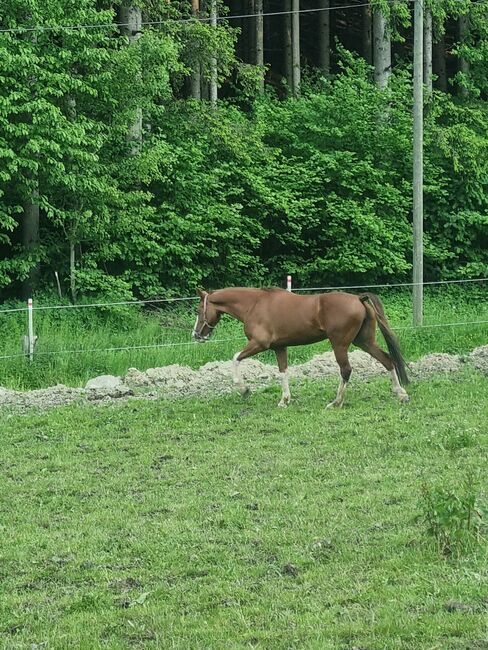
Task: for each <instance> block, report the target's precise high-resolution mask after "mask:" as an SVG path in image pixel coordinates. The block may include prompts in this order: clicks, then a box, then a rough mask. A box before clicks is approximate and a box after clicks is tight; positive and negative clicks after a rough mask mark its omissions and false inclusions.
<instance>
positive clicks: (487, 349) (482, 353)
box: [469, 345, 488, 375]
mask: <svg viewBox="0 0 488 650" xmlns="http://www.w3.org/2000/svg"><path fill="white" fill-rule="evenodd" d="M469 360H470V361H471V363H472V364H473V365H474V367H475V368H476V369H477V370H479V371H480V372H482V373H483V374H484V375H488V345H482V346H481V347H479V348H475V349H474V350H473V351H472V352H471V354H470V355H469Z"/></svg>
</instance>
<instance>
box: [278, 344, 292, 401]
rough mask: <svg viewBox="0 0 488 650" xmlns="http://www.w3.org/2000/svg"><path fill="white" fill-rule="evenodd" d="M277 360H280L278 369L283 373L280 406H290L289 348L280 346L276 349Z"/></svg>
mask: <svg viewBox="0 0 488 650" xmlns="http://www.w3.org/2000/svg"><path fill="white" fill-rule="evenodd" d="M275 354H276V360H277V361H278V369H279V371H280V374H281V389H282V392H281V400H280V402H279V403H278V406H288V404H289V403H290V399H291V394H290V386H289V383H288V350H287V348H279V349H277V350H275Z"/></svg>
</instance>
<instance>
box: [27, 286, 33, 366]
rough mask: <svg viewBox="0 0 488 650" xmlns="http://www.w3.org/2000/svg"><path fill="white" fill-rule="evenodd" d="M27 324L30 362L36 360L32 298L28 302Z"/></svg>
mask: <svg viewBox="0 0 488 650" xmlns="http://www.w3.org/2000/svg"><path fill="white" fill-rule="evenodd" d="M27 322H28V332H29V333H28V337H29V361H33V360H34V344H35V340H34V309H33V306H32V298H29V300H28V301H27Z"/></svg>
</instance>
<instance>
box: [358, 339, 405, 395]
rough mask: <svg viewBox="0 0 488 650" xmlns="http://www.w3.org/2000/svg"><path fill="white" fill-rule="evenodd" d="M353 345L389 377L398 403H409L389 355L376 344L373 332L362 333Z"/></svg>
mask: <svg viewBox="0 0 488 650" xmlns="http://www.w3.org/2000/svg"><path fill="white" fill-rule="evenodd" d="M354 345H357V346H358V347H359V348H361V349H362V350H364V351H365V352H367V353H368V354H370V355H371V356H372V357H373V358H374V359H377V360H378V361H379V362H380V363H381V365H382V366H384V367H385V368H386V369H387V370H388V372H389V373H390V375H391V387H392V390H393V392H394V393H395V395H396V396H397V397H398V399H399V400H400V402H409V401H410V398H409V396H408V393H407V391H406V390H405V389H404V388H402V386H401V385H400V382H399V380H398V375H397V371H396V370H395V366H394V364H393V361H392V360H391V357H390V355H389V354H387V353H386V352H385V351H384V350H382V349H381V348H380V346H379V345H378V344H377V343H376V340H375V337H374V332H373V333H371V332H367V333H363V332H362V331H361V332H360V334H359V335H358V337H357V338H356V340H355V341H354Z"/></svg>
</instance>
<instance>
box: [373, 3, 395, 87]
mask: <svg viewBox="0 0 488 650" xmlns="http://www.w3.org/2000/svg"><path fill="white" fill-rule="evenodd" d="M373 36H374V80H375V82H376V85H377V86H378V87H379V88H381V89H384V88H386V87H387V85H388V80H389V78H390V75H391V39H390V34H389V31H388V25H387V24H386V18H385V15H384V14H383V13H382V11H381V10H380V9H379V7H375V8H374V10H373Z"/></svg>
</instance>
